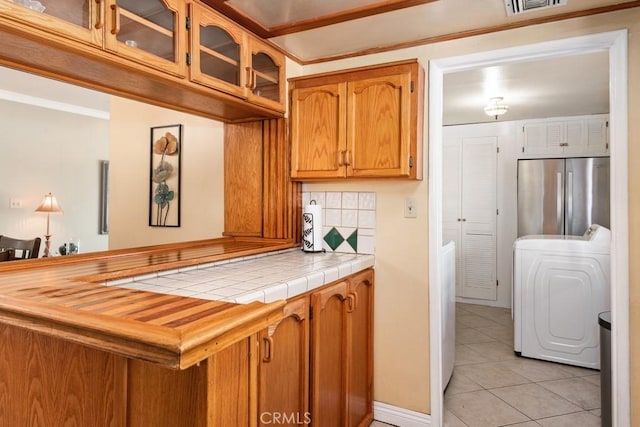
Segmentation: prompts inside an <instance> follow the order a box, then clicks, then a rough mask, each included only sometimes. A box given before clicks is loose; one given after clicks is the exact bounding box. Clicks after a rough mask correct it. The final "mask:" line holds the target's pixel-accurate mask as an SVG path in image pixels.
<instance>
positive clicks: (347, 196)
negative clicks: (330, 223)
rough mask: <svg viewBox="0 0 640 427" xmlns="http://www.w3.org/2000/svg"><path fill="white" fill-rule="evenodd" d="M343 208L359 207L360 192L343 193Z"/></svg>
mask: <svg viewBox="0 0 640 427" xmlns="http://www.w3.org/2000/svg"><path fill="white" fill-rule="evenodd" d="M342 209H358V193H352V192H343V193H342Z"/></svg>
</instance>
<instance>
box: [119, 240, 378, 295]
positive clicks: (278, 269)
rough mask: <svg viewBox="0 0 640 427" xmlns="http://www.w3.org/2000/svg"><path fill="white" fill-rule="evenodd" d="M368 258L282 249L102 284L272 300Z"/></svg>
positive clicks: (364, 264)
mask: <svg viewBox="0 0 640 427" xmlns="http://www.w3.org/2000/svg"><path fill="white" fill-rule="evenodd" d="M373 262H374V257H373V255H362V254H346V253H335V252H334V253H305V252H302V251H301V250H300V249H286V250H282V251H276V252H269V253H265V254H259V255H252V256H246V257H242V258H234V259H229V260H224V261H217V262H212V263H207V264H200V265H197V266H191V267H186V268H180V269H177V270H167V271H161V272H158V273H153V274H145V275H143V276H135V277H131V278H126V279H118V280H112V281H109V282H107V283H106V285H107V286H120V287H123V288H129V289H140V290H145V291H150V292H156V293H161V294H171V295H182V296H188V297H193V298H200V299H208V300H216V301H229V302H235V303H239V304H246V303H249V302H252V301H261V302H272V301H276V300H279V299H286V298H292V297H294V296H296V295H300V294H303V293H305V292H307V291H310V290H312V289H315V288H318V287H320V286H323V285H325V284H328V283H331V282H334V281H336V280H338V279H341V278H343V277H345V276H348V275H350V274H353V273H357V272H359V271H362V270H365V269H367V268H369V267H373Z"/></svg>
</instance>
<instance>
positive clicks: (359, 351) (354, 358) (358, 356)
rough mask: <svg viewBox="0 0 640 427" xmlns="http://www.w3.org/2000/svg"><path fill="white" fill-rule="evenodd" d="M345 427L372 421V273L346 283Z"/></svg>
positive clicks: (354, 426) (353, 426) (368, 272)
mask: <svg viewBox="0 0 640 427" xmlns="http://www.w3.org/2000/svg"><path fill="white" fill-rule="evenodd" d="M347 298H348V300H347V311H349V312H350V313H349V332H348V337H349V339H348V343H349V346H348V353H347V354H348V363H347V369H348V371H349V375H348V378H349V382H348V387H347V426H350V427H356V426H360V425H369V423H370V422H371V421H372V420H373V273H372V272H371V271H367V272H365V273H363V274H360V275H358V276H356V277H354V278H353V279H350V280H349V296H348V297H347Z"/></svg>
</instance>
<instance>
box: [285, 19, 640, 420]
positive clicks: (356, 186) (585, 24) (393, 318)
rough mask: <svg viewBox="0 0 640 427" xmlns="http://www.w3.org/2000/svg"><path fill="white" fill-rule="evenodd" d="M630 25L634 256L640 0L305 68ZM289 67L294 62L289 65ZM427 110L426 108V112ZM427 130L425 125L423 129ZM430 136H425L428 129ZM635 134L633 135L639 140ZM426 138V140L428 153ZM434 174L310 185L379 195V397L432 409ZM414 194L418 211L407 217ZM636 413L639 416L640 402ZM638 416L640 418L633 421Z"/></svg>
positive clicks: (638, 249) (440, 53)
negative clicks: (430, 217) (430, 211)
mask: <svg viewBox="0 0 640 427" xmlns="http://www.w3.org/2000/svg"><path fill="white" fill-rule="evenodd" d="M623 28H628V29H629V32H630V37H629V79H630V81H629V111H630V117H629V141H630V143H629V146H630V148H629V163H630V177H629V192H630V194H629V203H630V212H629V215H630V228H631V233H630V242H631V247H630V259H631V260H634V259H637V258H638V256H639V255H640V243H638V242H640V225H639V223H640V221H639V218H640V147H639V144H638V142H640V141H639V139H640V41H639V40H640V8H636V9H631V10H624V11H620V12H614V13H609V14H602V15H596V16H591V17H585V18H577V19H572V20H568V21H564V22H558V23H550V24H544V25H539V26H535V27H528V28H521V29H516V30H509V31H503V32H497V33H493V34H488V35H483V36H477V37H470V38H465V39H460V40H453V41H449V42H444V43H436V44H431V45H424V46H419V47H414V48H409V49H403V50H398V51H394V52H387V53H382V54H376V55H369V56H363V57H357V58H350V59H347V60H341V61H335V62H331V63H322V64H315V65H310V66H306V67H304V68H303V71H302V72H303V73H304V74H313V73H316V72H322V71H329V70H337V69H344V68H349V67H354V66H362V65H368V64H375V63H382V62H388V61H393V60H399V59H406V58H418V59H420V61H421V62H422V63H423V64H425V65H426V64H428V61H429V60H430V59H437V58H445V57H451V56H458V55H464V54H469V53H474V52H480V51H487V50H494V49H501V48H506V47H511V46H518V45H525V44H531V43H536V42H541V41H548V40H553V39H560V38H566V37H572V36H578V35H584V34H589V33H597V32H605V31H611V30H617V29H623ZM290 74H291V70H290ZM426 116H427V111H425V119H426ZM425 132H426V130H425ZM425 137H426V136H425ZM634 142H635V143H634ZM426 152H427V144H425V153H426ZM428 182H429V181H428V179H425V180H424V181H422V182H413V183H403V182H377V181H366V182H358V183H350V182H345V183H333V184H326V183H313V184H305V186H304V191H314V190H317V191H321V190H336V191H348V190H354V191H375V192H376V193H377V195H378V211H377V239H376V240H377V243H376V295H375V297H376V304H375V325H374V326H375V368H374V374H375V385H374V386H375V391H374V398H375V400H378V401H382V402H385V403H388V404H391V405H396V406H399V407H403V408H407V409H411V410H415V411H419V412H424V413H429V412H430V402H429V400H430V397H429V341H428V335H429V334H428V328H429V317H428V316H429V314H428V287H429V283H428V250H427V248H428V234H427V228H428V227H427V203H428V200H427V197H428ZM409 196H411V197H415V198H416V200H417V207H418V218H417V219H405V218H403V201H404V198H405V197H409ZM630 268H631V271H630V281H631V289H630V291H631V330H630V333H631V336H632V342H631V344H632V353H631V364H632V372H633V374H632V379H631V380H632V396H631V398H632V401H634V399H635V401H638V400H639V399H640V366H639V365H640V283H639V280H640V265H638V263H634V262H633V261H632V262H631V267H630ZM635 406H636V408H635V409H634V411H635V413H634V414H633V416H634V420H635V421H636V423H638V424H640V408H638V407H637V406H638V405H635ZM634 424H635V423H634Z"/></svg>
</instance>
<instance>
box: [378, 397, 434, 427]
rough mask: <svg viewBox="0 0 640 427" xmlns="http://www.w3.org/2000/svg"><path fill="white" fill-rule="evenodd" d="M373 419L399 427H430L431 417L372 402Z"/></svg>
mask: <svg viewBox="0 0 640 427" xmlns="http://www.w3.org/2000/svg"><path fill="white" fill-rule="evenodd" d="M373 419H375V420H377V421H382V422H383V423H387V424H391V425H394V426H399V427H430V426H431V416H430V415H428V414H423V413H422V412H416V411H411V410H409V409H404V408H400V407H397V406H392V405H388V404H386V403H382V402H377V401H374V402H373Z"/></svg>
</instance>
